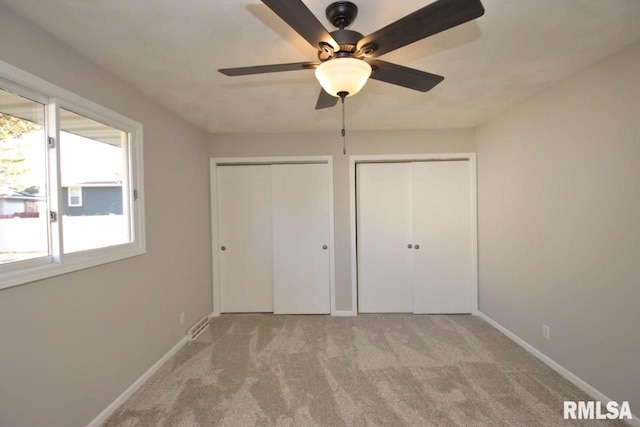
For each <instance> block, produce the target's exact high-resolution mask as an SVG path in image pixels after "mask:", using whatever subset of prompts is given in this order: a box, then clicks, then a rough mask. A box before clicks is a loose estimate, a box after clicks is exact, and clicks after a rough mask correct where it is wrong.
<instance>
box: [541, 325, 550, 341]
mask: <svg viewBox="0 0 640 427" xmlns="http://www.w3.org/2000/svg"><path fill="white" fill-rule="evenodd" d="M542 338H544V339H545V340H547V341H551V330H550V329H549V326H548V325H544V324H543V325H542Z"/></svg>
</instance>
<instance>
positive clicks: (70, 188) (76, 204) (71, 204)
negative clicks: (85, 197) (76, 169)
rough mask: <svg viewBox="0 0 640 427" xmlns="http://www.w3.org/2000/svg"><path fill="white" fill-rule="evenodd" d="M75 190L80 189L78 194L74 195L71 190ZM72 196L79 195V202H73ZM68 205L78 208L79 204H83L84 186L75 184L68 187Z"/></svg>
mask: <svg viewBox="0 0 640 427" xmlns="http://www.w3.org/2000/svg"><path fill="white" fill-rule="evenodd" d="M75 190H77V191H78V194H77V196H72V195H71V192H72V191H75ZM72 197H77V198H78V203H71V198H72ZM67 206H69V207H70V208H77V207H79V206H82V187H79V186H77V185H74V186H72V187H67Z"/></svg>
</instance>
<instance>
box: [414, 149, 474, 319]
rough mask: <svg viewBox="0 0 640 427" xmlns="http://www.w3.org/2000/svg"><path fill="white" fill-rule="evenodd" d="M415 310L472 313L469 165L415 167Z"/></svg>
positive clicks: (438, 163) (451, 163)
mask: <svg viewBox="0 0 640 427" xmlns="http://www.w3.org/2000/svg"><path fill="white" fill-rule="evenodd" d="M412 180H413V185H412V187H413V243H414V249H413V311H414V313H470V312H471V291H472V260H471V257H472V252H471V248H472V245H473V241H472V229H473V222H472V205H471V200H472V199H471V197H472V192H471V168H470V165H469V161H435V162H417V163H413V164H412Z"/></svg>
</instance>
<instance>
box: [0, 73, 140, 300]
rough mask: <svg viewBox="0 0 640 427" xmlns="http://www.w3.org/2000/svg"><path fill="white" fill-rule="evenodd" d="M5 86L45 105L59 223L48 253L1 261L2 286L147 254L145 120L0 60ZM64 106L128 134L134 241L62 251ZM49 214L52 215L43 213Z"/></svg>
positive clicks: (53, 207)
mask: <svg viewBox="0 0 640 427" xmlns="http://www.w3.org/2000/svg"><path fill="white" fill-rule="evenodd" d="M0 87H2V88H4V89H8V90H11V91H13V92H15V93H17V94H18V95H22V96H25V97H27V98H30V99H33V100H34V101H37V102H40V103H43V104H45V106H46V119H47V120H46V134H47V137H49V138H53V139H54V141H55V144H54V147H53V148H48V149H47V160H48V161H47V164H48V168H49V173H48V182H47V192H48V203H49V211H51V212H55V213H56V215H57V217H58V218H57V221H55V222H50V224H49V253H50V255H48V256H46V257H40V258H35V259H30V260H25V261H17V262H11V263H7V264H4V265H0V289H4V288H8V287H12V286H17V285H22V284H25V283H29V282H33V281H36V280H41V279H46V278H48V277H53V276H58V275H60V274H66V273H70V272H73V271H77V270H82V269H85V268H90V267H94V266H97V265H101V264H106V263H109V262H114V261H118V260H122V259H125V258H130V257H133V256H137V255H142V254H144V253H146V242H145V222H144V218H145V215H144V182H143V176H144V170H143V161H142V160H143V138H142V137H143V132H142V131H143V129H142V124H141V123H139V122H136V121H134V120H131V119H129V118H127V117H125V116H123V115H121V114H119V113H116V112H114V111H111V110H109V109H107V108H105V107H102V106H100V105H98V104H96V103H94V102H92V101H89V100H87V99H85V98H83V97H81V96H78V95H76V94H74V93H72V92H70V91H68V90H66V89H63V88H61V87H59V86H56V85H54V84H52V83H49V82H47V81H45V80H43V79H40V78H39V77H36V76H34V75H32V74H30V73H27V72H25V71H22V70H20V69H19V68H16V67H14V66H12V65H10V64H7V63H6V62H3V61H0ZM60 108H64V109H67V110H70V111H73V112H75V113H77V114H80V115H83V116H85V117H88V118H90V119H93V120H96V121H98V122H100V123H103V124H105V125H108V126H111V127H114V128H116V129H118V130H121V131H123V132H126V133H128V134H129V143H128V144H127V149H128V160H129V161H128V164H127V165H126V166H125V167H126V169H127V172H128V173H127V174H125V175H127V178H128V179H129V186H128V188H129V194H128V198H129V200H128V202H129V203H128V205H129V220H130V224H129V226H130V230H131V242H129V243H125V244H122V245H116V246H109V247H105V248H97V249H90V250H85V251H80V252H74V253H70V254H64V253H63V242H62V220H61V215H62V209H61V208H62V189H61V185H60V183H61V181H60V144H59V141H60V120H59V109H60ZM42 214H45V215H48V214H49V213H48V212H46V213H42Z"/></svg>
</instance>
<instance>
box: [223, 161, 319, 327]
mask: <svg viewBox="0 0 640 427" xmlns="http://www.w3.org/2000/svg"><path fill="white" fill-rule="evenodd" d="M215 173H216V187H217V188H216V190H217V224H215V225H214V226H217V241H218V248H217V256H218V264H217V265H218V268H219V276H218V277H219V286H220V292H219V295H220V311H221V312H222V313H238V312H274V313H277V314H303V313H304V314H323V313H330V311H331V301H330V298H331V268H330V250H329V249H330V217H329V215H330V210H329V206H330V200H329V197H330V176H329V167H328V165H327V164H326V163H308V164H307V163H305V164H268V165H264V164H262V165H252V164H249V165H218V166H216V167H215Z"/></svg>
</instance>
